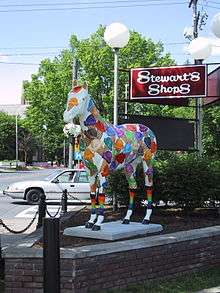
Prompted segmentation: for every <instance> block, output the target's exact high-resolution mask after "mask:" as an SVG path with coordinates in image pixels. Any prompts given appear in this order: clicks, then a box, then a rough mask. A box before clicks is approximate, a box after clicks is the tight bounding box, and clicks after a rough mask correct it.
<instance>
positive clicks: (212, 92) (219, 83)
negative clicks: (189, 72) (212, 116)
mask: <svg viewBox="0 0 220 293" xmlns="http://www.w3.org/2000/svg"><path fill="white" fill-rule="evenodd" d="M219 100H220V67H218V68H216V69H215V70H213V71H212V72H210V73H209V74H208V95H207V97H206V98H205V99H204V105H209V104H212V103H215V102H217V101H219Z"/></svg>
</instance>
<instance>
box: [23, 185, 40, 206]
mask: <svg viewBox="0 0 220 293" xmlns="http://www.w3.org/2000/svg"><path fill="white" fill-rule="evenodd" d="M42 194H43V193H42V191H40V190H39V189H31V190H29V191H28V192H27V195H26V199H27V202H28V203H29V204H39V202H40V197H41V195H42Z"/></svg>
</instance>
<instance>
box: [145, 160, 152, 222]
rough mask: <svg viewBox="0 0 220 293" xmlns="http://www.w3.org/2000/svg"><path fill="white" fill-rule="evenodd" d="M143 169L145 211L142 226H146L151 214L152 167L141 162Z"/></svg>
mask: <svg viewBox="0 0 220 293" xmlns="http://www.w3.org/2000/svg"><path fill="white" fill-rule="evenodd" d="M143 169H144V174H145V193H146V196H147V209H146V214H145V217H144V219H143V221H142V224H145V225H147V224H149V223H150V217H151V214H152V191H153V167H152V165H151V164H150V163H149V164H148V165H147V163H146V161H143Z"/></svg>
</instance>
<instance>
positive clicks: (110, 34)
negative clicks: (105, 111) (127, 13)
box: [104, 22, 129, 125]
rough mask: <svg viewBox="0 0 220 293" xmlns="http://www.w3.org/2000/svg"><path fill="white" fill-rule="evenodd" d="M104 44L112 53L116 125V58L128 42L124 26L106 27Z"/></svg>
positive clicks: (116, 120)
mask: <svg viewBox="0 0 220 293" xmlns="http://www.w3.org/2000/svg"><path fill="white" fill-rule="evenodd" d="M104 39H105V41H106V43H107V44H108V45H109V46H110V47H111V48H112V49H113V52H114V107H113V111H114V116H113V122H114V125H117V124H118V57H119V49H120V48H123V47H125V46H126V45H127V43H128V40H129V31H128V29H127V27H126V26H125V25H124V24H121V23H118V22H115V23H112V24H110V25H109V26H107V27H106V30H105V33H104Z"/></svg>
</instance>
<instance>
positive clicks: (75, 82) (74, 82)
mask: <svg viewBox="0 0 220 293" xmlns="http://www.w3.org/2000/svg"><path fill="white" fill-rule="evenodd" d="M75 86H77V80H76V79H74V80H73V82H72V87H73V88H74V87H75Z"/></svg>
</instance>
